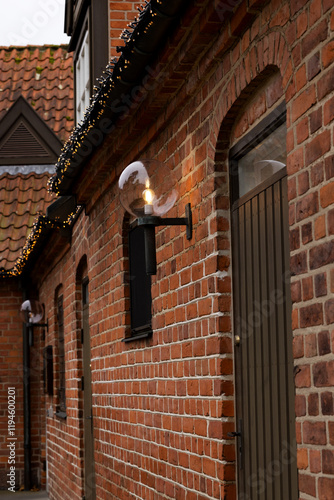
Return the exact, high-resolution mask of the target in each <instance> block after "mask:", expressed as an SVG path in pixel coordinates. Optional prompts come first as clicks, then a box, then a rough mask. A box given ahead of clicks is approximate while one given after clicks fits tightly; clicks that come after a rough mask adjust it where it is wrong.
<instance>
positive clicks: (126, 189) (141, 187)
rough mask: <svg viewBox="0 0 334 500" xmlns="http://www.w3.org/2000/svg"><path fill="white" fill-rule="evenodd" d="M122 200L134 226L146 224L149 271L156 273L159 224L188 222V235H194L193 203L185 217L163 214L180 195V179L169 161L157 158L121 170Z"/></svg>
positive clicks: (135, 163) (174, 224) (120, 186)
mask: <svg viewBox="0 0 334 500" xmlns="http://www.w3.org/2000/svg"><path fill="white" fill-rule="evenodd" d="M118 186H119V190H120V201H121V204H122V205H123V207H124V208H125V210H126V211H127V212H128V213H130V214H132V215H133V216H134V217H136V220H135V221H134V223H133V224H132V227H136V226H143V227H144V238H145V262H146V272H147V274H156V272H157V263H156V248H155V227H156V226H186V235H187V239H188V240H190V239H191V237H192V215H191V207H190V203H188V204H187V205H186V207H185V217H181V218H180V217H176V218H171V217H169V218H168V217H165V218H162V216H163V215H165V214H166V213H167V212H168V211H169V210H170V209H171V208H172V207H173V206H174V205H175V203H176V201H177V199H178V198H179V190H178V182H177V179H176V177H175V175H174V173H173V172H172V171H171V170H170V169H169V168H168V167H167V165H166V164H164V163H161V162H159V161H157V160H138V161H135V162H133V163H130V165H128V166H127V167H126V168H125V169H124V170H123V172H122V174H121V176H120V178H119V182H118Z"/></svg>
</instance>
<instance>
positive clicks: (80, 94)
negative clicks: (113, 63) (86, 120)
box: [75, 29, 90, 123]
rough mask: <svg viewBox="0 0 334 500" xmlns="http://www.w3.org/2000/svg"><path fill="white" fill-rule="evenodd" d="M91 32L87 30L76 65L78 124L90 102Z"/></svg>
mask: <svg viewBox="0 0 334 500" xmlns="http://www.w3.org/2000/svg"><path fill="white" fill-rule="evenodd" d="M88 35H89V32H88V29H87V30H86V32H85V34H84V37H83V40H82V43H81V47H80V50H79V52H78V57H77V59H76V63H75V87H76V110H75V111H76V122H77V123H79V122H80V120H82V119H83V117H84V114H85V110H86V108H87V106H89V100H90V57H89V36H88Z"/></svg>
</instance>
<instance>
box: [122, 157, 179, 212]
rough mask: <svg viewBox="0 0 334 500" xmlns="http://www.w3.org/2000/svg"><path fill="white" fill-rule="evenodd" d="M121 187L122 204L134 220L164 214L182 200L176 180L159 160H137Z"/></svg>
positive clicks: (124, 175) (123, 177)
mask: <svg viewBox="0 0 334 500" xmlns="http://www.w3.org/2000/svg"><path fill="white" fill-rule="evenodd" d="M118 187H119V190H120V201H121V203H122V205H123V207H124V208H125V210H126V211H127V212H129V213H130V214H132V215H134V216H135V217H143V216H145V215H155V216H158V217H161V216H162V215H165V214H166V213H167V212H168V211H169V210H170V209H171V208H172V207H173V206H174V205H175V202H176V201H177V199H178V197H179V191H178V182H177V179H176V177H175V175H174V173H173V172H172V170H170V168H169V167H168V166H167V165H166V164H165V163H162V162H160V161H157V160H138V161H135V162H133V163H130V165H128V166H127V167H126V168H125V169H124V170H123V172H122V174H121V176H120V178H119V181H118Z"/></svg>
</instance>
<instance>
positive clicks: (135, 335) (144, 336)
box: [122, 329, 153, 342]
mask: <svg viewBox="0 0 334 500" xmlns="http://www.w3.org/2000/svg"><path fill="white" fill-rule="evenodd" d="M152 333H153V332H152V330H151V329H150V330H146V331H145V332H141V333H133V334H132V335H131V336H129V337H124V339H122V342H133V341H134V340H141V339H148V338H150V337H152Z"/></svg>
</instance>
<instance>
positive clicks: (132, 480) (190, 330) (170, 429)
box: [40, 0, 334, 500]
mask: <svg viewBox="0 0 334 500" xmlns="http://www.w3.org/2000/svg"><path fill="white" fill-rule="evenodd" d="M203 3H204V2H203ZM203 3H202V4H203ZM251 4H252V6H251V7H249V8H247V7H246V4H245V3H242V5H241V6H240V7H239V8H238V10H237V13H236V16H235V17H234V18H232V20H231V21H230V23H229V25H227V28H226V29H225V30H222V31H221V32H220V34H219V33H218V30H219V29H220V28H221V22H222V20H220V24H219V22H218V21H217V19H216V21H215V22H214V23H213V22H212V19H215V18H214V16H213V14H212V12H211V14H212V16H213V17H210V16H209V15H207V16H204V14H203V12H201V13H200V14H199V15H198V17H196V11H192V12H191V13H190V14H189V18H186V19H185V25H188V24H187V23H189V24H191V36H189V37H187V36H186V37H185V39H183V40H182V44H180V45H177V44H178V43H179V40H178V39H177V40H176V41H175V40H172V42H171V46H170V47H169V49H170V51H167V52H168V54H170V53H171V51H172V50H175V53H174V57H173V58H171V57H170V58H169V67H168V70H169V73H168V72H166V73H165V75H164V76H163V77H164V78H167V74H170V75H174V77H175V81H172V82H171V81H169V82H162V83H161V84H160V85H159V86H156V87H154V90H153V91H152V92H151V94H152V93H157V94H158V93H159V98H161V101H160V102H162V101H163V99H165V100H164V101H163V102H165V103H166V105H165V107H164V109H163V110H162V114H161V116H156V120H155V122H154V123H152V124H150V123H149V124H148V125H147V127H146V128H145V127H144V130H143V127H141V129H140V133H139V132H138V134H137V136H134V137H137V142H136V143H132V144H133V149H131V148H129V147H128V148H126V149H125V148H124V150H123V153H122V154H123V157H122V161H119V157H120V156H117V155H116V154H115V156H114V157H113V156H112V154H113V150H114V149H115V150H116V148H117V147H118V145H119V144H120V145H122V144H124V142H122V141H124V140H125V139H124V137H125V134H124V130H123V129H122V130H121V131H120V132H117V131H115V133H114V135H113V138H112V139H109V142H108V145H109V147H110V150H108V152H107V151H106V149H103V150H102V149H101V152H100V153H99V154H98V155H97V156H96V158H95V159H94V164H93V165H92V170H93V172H94V173H95V172H96V170H97V169H98V168H99V164H100V163H101V164H102V163H103V160H105V157H106V155H107V154H109V157H108V159H109V161H110V163H109V165H113V168H115V169H116V172H117V174H119V173H120V171H121V169H122V168H123V167H124V166H125V165H126V164H127V163H130V161H132V160H133V159H135V158H138V157H139V156H143V157H154V158H157V159H160V160H162V161H166V162H167V163H168V164H169V165H170V166H171V168H173V169H174V171H175V173H176V176H177V178H178V179H179V181H180V193H181V198H180V201H179V203H178V205H177V207H176V208H175V209H174V210H173V211H172V213H171V215H179V216H182V215H183V214H184V206H185V204H186V203H187V202H188V201H190V202H191V204H192V207H193V218H194V236H193V239H192V240H191V241H190V242H188V241H187V240H186V238H185V234H184V231H183V230H182V229H180V228H160V229H159V230H158V231H157V238H156V241H157V260H158V274H157V276H156V277H154V278H153V282H152V296H153V311H154V315H153V320H154V324H153V326H154V333H153V337H152V339H151V340H140V341H136V342H134V343H129V344H125V343H123V342H121V340H122V338H123V337H124V335H125V331H126V326H127V324H128V308H129V301H128V292H127V290H128V287H126V286H124V280H125V273H124V271H126V270H127V262H126V258H127V257H126V253H125V252H124V246H123V244H124V240H123V235H122V232H123V231H122V228H123V222H122V221H123V218H124V210H123V209H122V208H121V207H120V205H119V202H118V197H117V186H116V183H115V182H114V181H113V178H112V177H111V176H110V174H109V175H108V176H107V177H106V178H105V182H104V183H103V186H102V187H101V186H98V185H95V184H94V181H92V179H94V178H98V179H100V177H99V176H97V175H95V176H92V177H91V176H89V179H88V181H87V184H88V183H89V188H90V190H89V192H90V196H89V198H90V200H93V202H92V201H91V202H90V203H88V206H87V207H86V211H87V215H85V214H84V213H82V214H81V216H80V219H79V221H78V222H77V223H76V225H75V228H74V233H73V238H72V248H71V250H70V251H69V252H68V253H67V254H66V255H65V257H64V258H63V259H62V260H61V261H60V262H59V263H58V264H57V265H55V267H54V268H53V269H52V271H51V272H50V274H49V275H48V276H46V278H45V279H43V281H42V282H41V283H40V293H41V297H42V300H43V301H44V302H45V303H46V304H47V309H48V310H49V311H50V313H49V314H50V315H49V318H51V320H50V321H51V324H50V329H49V334H48V340H47V342H48V343H54V342H55V328H54V320H52V317H53V313H52V311H53V307H54V306H53V297H54V291H55V289H56V288H57V286H59V284H61V283H62V285H63V290H64V308H65V339H66V340H65V341H66V345H67V353H66V363H67V386H66V389H67V404H68V417H67V420H66V422H64V421H60V420H59V419H57V417H55V416H54V415H53V416H49V418H48V433H49V434H48V436H49V439H48V453H49V454H48V458H49V486H50V498H51V499H58V498H62V499H64V500H67V499H71V500H73V499H75V498H78V499H79V498H80V497H81V495H82V494H83V490H82V486H83V461H82V448H81V447H82V413H81V411H80V408H81V404H82V403H81V392H80V383H79V378H80V374H81V368H82V367H81V351H80V342H79V335H80V332H79V329H80V327H79V324H80V321H79V320H78V318H79V317H80V315H79V314H78V308H79V301H80V300H79V298H78V293H77V287H76V273H77V269H78V267H79V263H80V260H81V259H82V257H83V256H84V255H87V264H88V276H89V279H90V283H89V289H90V304H91V305H90V334H91V348H92V379H93V417H94V438H95V461H96V483H97V498H124V499H125V498H128V497H129V494H130V496H132V497H134V498H143V499H145V500H146V499H150V498H170V499H173V498H178V499H183V498H187V499H192V498H194V499H195V498H197V499H200V498H212V499H213V498H225V499H229V500H230V499H233V498H235V467H234V460H235V449H234V440H233V439H230V438H228V436H227V432H229V431H231V430H233V429H234V400H233V391H234V389H233V348H232V326H231V298H232V297H231V266H230V261H231V255H230V216H229V182H228V175H227V162H226V159H227V153H228V148H229V146H230V143H231V140H236V139H237V138H238V137H240V136H241V135H242V134H243V133H245V132H246V131H247V129H248V128H249V126H251V125H253V124H254V123H256V121H257V120H259V119H260V118H261V116H263V113H264V112H267V110H268V109H269V108H270V107H272V106H273V104H274V103H275V102H276V101H277V99H279V98H280V95H281V94H280V92H281V91H280V89H282V90H283V95H284V97H285V100H286V103H287V126H288V136H287V150H288V163H287V168H288V175H289V200H290V224H291V270H292V272H293V277H292V296H293V301H294V304H293V316H292V324H293V329H294V355H295V363H296V365H297V366H298V369H297V372H298V373H297V375H296V391H297V394H296V412H297V439H298V465H299V469H300V474H299V482H300V491H301V495H300V497H301V498H303V494H304V492H306V491H307V494H308V495H310V496H311V498H312V497H314V498H326V494H327V498H330V496H329V497H328V495H330V493H328V492H330V491H332V489H331V488H332V483H333V473H334V471H333V444H334V443H333V425H332V422H333V403H332V398H331V396H332V387H333V376H332V372H333V369H332V368H333V339H332V335H333V333H332V330H333V329H332V326H331V325H332V324H333V322H334V318H333V313H332V307H331V305H332V302H331V301H332V299H331V294H332V292H333V272H332V265H333V257H334V256H333V251H332V250H333V238H332V234H333V214H332V212H333V209H331V204H333V202H334V200H333V196H332V192H333V190H332V188H333V183H332V181H331V179H332V177H333V163H332V155H331V153H330V149H331V148H332V141H333V122H332V120H331V117H332V114H333V113H331V111H330V110H331V109H332V108H331V106H332V98H331V95H330V91H331V90H332V87H333V64H332V60H331V57H332V56H331V54H333V52H331V51H330V48H331V47H332V45H331V44H330V42H329V40H330V39H331V38H332V35H333V30H334V15H333V13H331V12H330V10H329V9H330V7H331V5H330V4H331V2H329V1H328V0H323V2H322V3H321V2H320V1H312V2H311V1H310V2H306V1H302V2H300V1H293V2H283V3H282V2H280V3H279V2H275V1H273V2H270V3H268V2H254V1H252V2H251ZM264 4H267V5H266V6H264ZM210 5H211V6H212V4H210ZM258 6H260V7H262V8H261V10H260V11H257V10H256V9H257V7H258ZM208 11H210V8H209V7H208V9H207V10H206V11H205V14H207V13H208ZM190 19H191V21H190ZM203 19H205V20H207V24H205V22H204V21H203ZM209 28H210V29H209ZM214 30H217V35H216V36H215V37H214V36H213V33H215V31H214ZM208 32H209V33H210V35H209V37H208V36H206V35H207V33H208ZM173 41H174V42H175V44H176V45H173ZM162 57H163V56H162ZM166 57H167V56H166ZM181 70H182V71H181ZM277 72H279V73H277ZM274 74H280V77H279V76H278V77H276V78H277V80H276V79H272V80H270V78H273V76H272V75H274ZM180 75H181V76H182V78H181V80H182V81H184V80H185V81H186V84H185V86H184V87H182V89H181V90H180V91H179V92H177V93H176V94H175V95H173V96H172V97H169V98H168V99H167V98H166V95H169V96H170V94H171V88H174V87H173V85H170V84H171V83H172V84H173V83H174V84H176V83H175V82H177V81H180ZM265 82H269V83H268V84H267V86H266V87H263V89H264V90H263V92H260V93H257V92H258V90H259V85H264V83H265ZM164 83H165V85H164ZM168 83H169V85H168ZM250 96H252V98H253V99H254V101H253V103H251V105H250V106H249V107H248V108H247V112H245V105H246V104H247V103H248V102H249V100H250V98H251V97H250ZM150 99H152V100H153V96H152V95H150ZM147 112H148V106H146V103H145V109H139V110H138V111H137V116H136V119H137V123H139V124H141V123H147V121H145V119H147ZM142 120H143V121H142ZM124 123H125V125H126V126H127V129H126V130H127V133H128V134H131V133H132V132H133V130H135V127H136V124H135V123H134V120H132V121H131V123H130V122H126V121H125V122H124ZM233 127H234V139H231V131H232V129H233ZM137 130H138V129H137ZM113 148H114V149H113ZM99 155H100V156H99ZM112 160H114V161H112ZM99 162H100V163H99ZM80 186H81V189H82V190H83V189H84V188H85V183H84V182H83V183H82V184H81V185H80ZM95 189H96V190H95ZM101 193H103V194H101ZM81 195H82V193H81V192H80V193H79V199H80V196H81ZM82 196H83V195H82ZM49 405H53V407H54V405H55V403H54V401H53V400H51V398H49V400H48V403H47V406H48V407H49ZM80 448H81V449H80ZM60 477H61V479H62V481H61V482H60V481H59V478H60ZM326 492H327V493H326ZM60 495H61V496H60Z"/></svg>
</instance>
